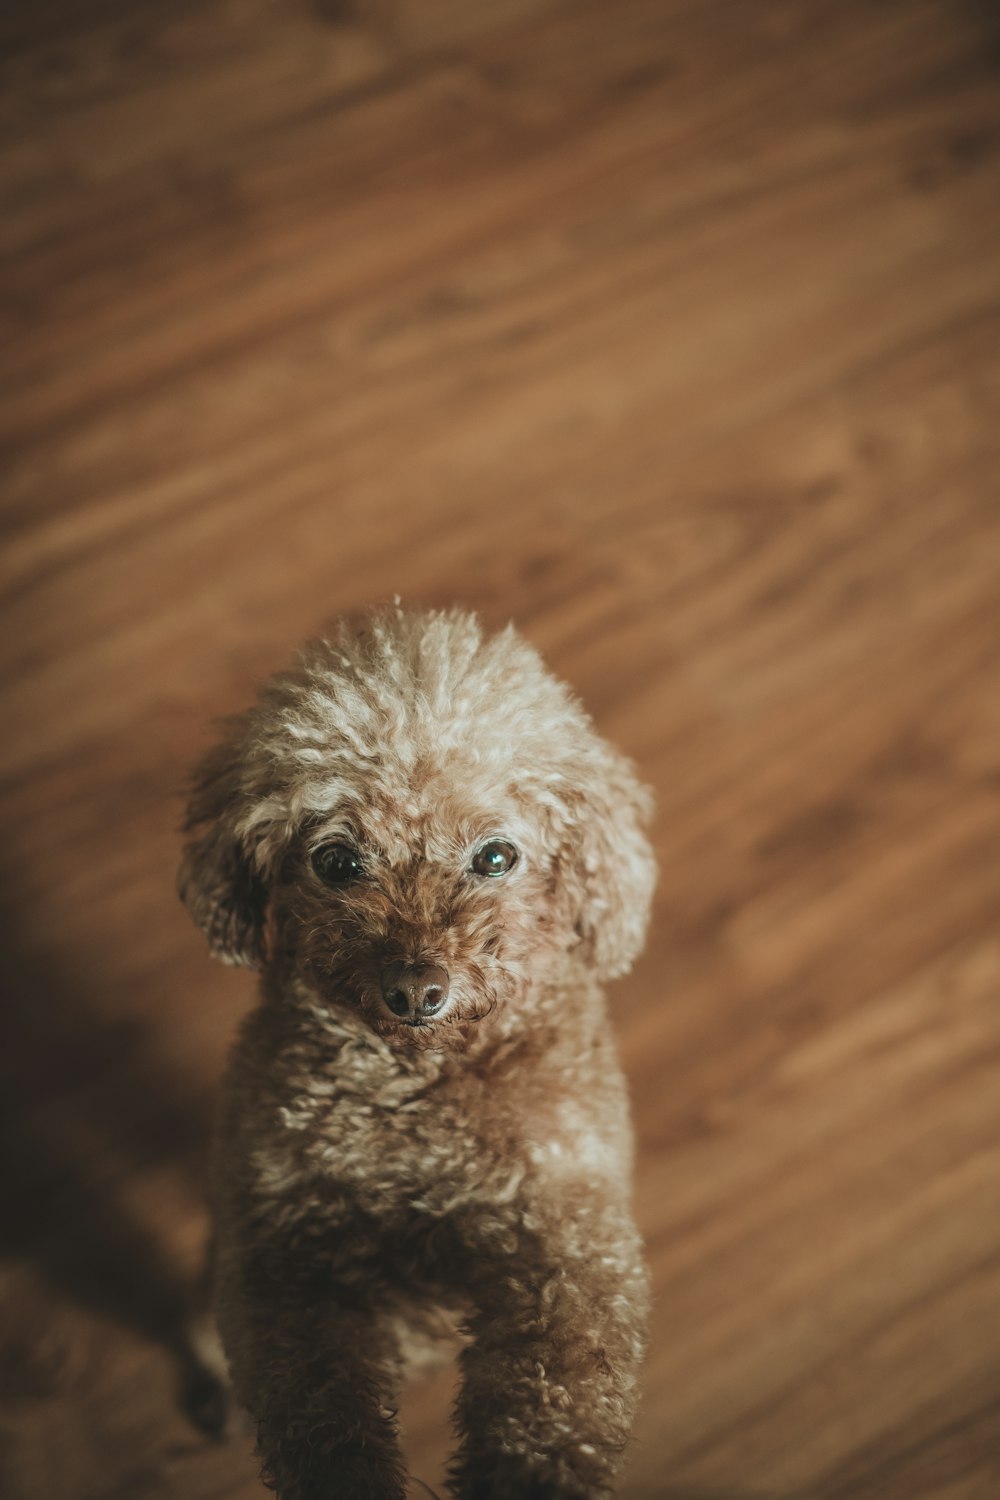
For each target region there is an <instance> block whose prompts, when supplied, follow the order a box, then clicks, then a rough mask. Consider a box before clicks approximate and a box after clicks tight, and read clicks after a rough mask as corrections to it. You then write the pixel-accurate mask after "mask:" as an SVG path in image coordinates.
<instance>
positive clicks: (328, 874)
mask: <svg viewBox="0 0 1000 1500" xmlns="http://www.w3.org/2000/svg"><path fill="white" fill-rule="evenodd" d="M312 867H313V869H314V870H315V871H316V874H317V875H318V876H319V878H320V880H322V881H323V884H324V885H346V884H347V883H348V881H351V880H357V878H358V876H359V875H360V874H361V873H362V866H361V860H360V858H359V857H358V851H357V850H356V849H352V848H351V846H350V844H320V846H319V848H318V849H314V850H313V855H312Z"/></svg>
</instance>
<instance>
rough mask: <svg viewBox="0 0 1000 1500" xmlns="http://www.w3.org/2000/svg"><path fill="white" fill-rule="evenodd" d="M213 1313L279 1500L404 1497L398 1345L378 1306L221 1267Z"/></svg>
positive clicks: (265, 1475) (264, 1474) (266, 1475)
mask: <svg viewBox="0 0 1000 1500" xmlns="http://www.w3.org/2000/svg"><path fill="white" fill-rule="evenodd" d="M217 1313H218V1320H219V1326H220V1329H221V1331H222V1336H223V1342H224V1344H225V1347H226V1353H227V1356H228V1359H229V1364H230V1368H231V1371H232V1376H233V1386H234V1389H235V1392H236V1396H237V1399H238V1400H239V1402H240V1403H241V1405H242V1406H244V1407H245V1408H246V1410H247V1411H248V1412H249V1413H250V1416H251V1417H252V1418H253V1420H254V1421H255V1422H256V1425H257V1444H258V1453H259V1455H260V1458H261V1460H262V1468H261V1473H262V1477H263V1478H264V1480H265V1482H266V1483H267V1484H268V1485H269V1486H270V1487H271V1488H273V1489H275V1490H276V1491H277V1493H278V1495H279V1497H280V1500H403V1496H404V1494H405V1483H404V1479H403V1469H402V1461H401V1457H400V1453H399V1447H398V1443H397V1434H396V1422H395V1413H394V1411H393V1410H392V1403H393V1402H394V1400H395V1389H396V1379H397V1369H396V1350H395V1347H394V1346H393V1344H392V1342H391V1339H390V1336H389V1335H388V1334H387V1332H386V1331H385V1329H384V1328H382V1327H381V1326H380V1324H379V1322H378V1320H377V1319H376V1318H375V1316H374V1314H372V1313H371V1312H369V1311H366V1310H364V1309H359V1308H357V1307H351V1306H350V1304H349V1300H348V1298H347V1297H346V1296H345V1297H339V1296H338V1295H337V1294H336V1293H331V1291H330V1289H329V1288H323V1289H317V1288H315V1287H314V1288H313V1289H312V1290H311V1291H310V1290H307V1287H306V1286H305V1285H302V1284H299V1285H296V1279H295V1278H294V1277H290V1278H289V1280H288V1282H285V1283H284V1284H282V1281H281V1279H280V1278H276V1277H275V1275H274V1274H273V1272H272V1273H271V1274H269V1275H268V1277H267V1278H261V1277H259V1276H258V1277H254V1276H252V1275H248V1274H244V1273H242V1272H236V1273H233V1272H230V1273H229V1274H228V1275H227V1274H225V1273H223V1274H222V1275H221V1276H220V1277H219V1280H218V1284H217Z"/></svg>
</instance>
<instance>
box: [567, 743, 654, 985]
mask: <svg viewBox="0 0 1000 1500" xmlns="http://www.w3.org/2000/svg"><path fill="white" fill-rule="evenodd" d="M580 771H581V774H580V776H579V779H578V781H577V784H576V787H575V789H574V793H573V797H572V802H571V806H572V812H573V820H572V827H571V829H570V833H569V838H568V839H567V842H566V844H565V845H564V848H563V852H562V856H561V858H560V865H561V867H562V871H563V879H564V881H565V883H566V886H567V890H568V894H569V897H570V901H571V903H572V917H573V924H574V928H575V931H576V934H577V937H578V939H579V941H580V943H581V944H582V945H583V951H584V953H585V956H586V958H587V961H588V962H589V964H590V965H591V967H592V968H593V969H594V970H595V971H596V972H597V974H598V975H599V977H600V978H601V979H614V978H616V977H617V976H618V975H619V974H626V973H628V970H629V969H630V968H631V967H632V964H633V963H634V961H635V959H636V958H637V957H638V955H639V952H640V950H641V949H642V945H643V941H644V939H645V936H646V926H647V924H648V921H649V909H650V904H651V902H652V898H653V889H654V886H655V885H656V864H655V861H654V858H653V850H652V847H651V845H650V842H649V839H648V838H647V837H646V831H645V830H646V828H647V827H648V826H649V821H650V818H651V815H652V806H653V799H652V794H651V793H650V791H649V790H648V788H647V787H644V786H643V785H642V783H641V782H640V781H639V779H638V777H637V776H636V774H635V771H634V770H633V768H632V765H631V763H630V762H629V761H627V760H626V759H625V757H624V756H623V755H620V754H619V753H618V751H617V750H615V749H613V748H612V746H610V745H608V744H606V743H604V742H598V746H597V753H596V754H595V755H592V756H588V757H587V763H586V764H585V765H584V766H582V767H581V768H580Z"/></svg>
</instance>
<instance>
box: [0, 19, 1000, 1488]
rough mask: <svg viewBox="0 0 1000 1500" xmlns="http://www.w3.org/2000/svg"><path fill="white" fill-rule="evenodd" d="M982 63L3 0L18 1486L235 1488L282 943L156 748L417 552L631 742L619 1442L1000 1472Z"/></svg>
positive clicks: (0, 1070) (242, 1451)
mask: <svg viewBox="0 0 1000 1500" xmlns="http://www.w3.org/2000/svg"><path fill="white" fill-rule="evenodd" d="M998 72H1000V25H998V20H997V16H996V13H995V11H994V10H993V9H992V8H991V7H989V6H987V5H985V4H979V3H974V0H885V3H882V4H879V5H877V6H875V5H867V4H864V3H862V0H840V3H832V0H761V3H759V4H756V5H743V4H740V3H738V0H699V3H697V4H695V3H693V0H617V3H615V4H611V3H610V0H577V3H566V0H496V3H494V4H492V5H488V6H487V5H470V4H468V3H460V0H420V3H417V0H354V3H352V0H294V3H285V0H282V3H279V0H200V3H198V4H193V3H190V0H170V3H167V0H149V3H147V4H145V5H143V6H139V7H136V6H131V7H129V6H126V5H124V4H123V3H122V0H92V3H90V4H88V5H82V4H79V3H77V0H36V3H35V4H34V5H33V6H31V7H29V6H27V5H25V4H18V3H16V0H15V3H12V4H11V5H9V6H8V7H7V9H6V10H5V11H4V12H3V14H2V16H0V129H2V136H3V149H2V152H0V201H2V202H3V205H4V207H3V213H2V215H0V257H2V276H0V430H2V436H0V443H2V448H3V456H4V465H3V472H4V489H3V493H4V547H3V555H2V571H3V603H2V609H3V618H2V626H3V628H2V631H0V665H2V671H3V686H4V700H3V701H4V733H3V736H2V738H0V783H2V789H3V805H2V831H3V842H2V851H3V857H2V874H3V886H4V912H5V917H4V933H5V952H4V958H5V962H4V970H5V977H6V986H5V988H6V992H7V993H6V998H5V1001H4V1005H3V1010H2V1016H3V1022H2V1024H3V1028H4V1036H3V1044H2V1046H0V1076H2V1080H3V1091H2V1112H3V1115H4V1120H5V1126H6V1129H5V1132H4V1140H5V1145H4V1148H3V1165H4V1176H3V1182H4V1194H3V1198H4V1207H3V1212H2V1215H0V1251H2V1262H0V1390H2V1394H3V1399H2V1402H0V1488H2V1491H3V1493H4V1495H5V1496H9V1497H11V1500H41V1497H42V1496H44V1497H46V1500H52V1497H61V1496H67V1497H73V1500H112V1497H115V1500H133V1497H143V1500H145V1497H149V1500H167V1497H180V1496H181V1495H183V1496H184V1497H185V1500H217V1497H223V1496H225V1497H233V1500H235V1497H237V1496H240V1497H247V1500H249V1497H251V1496H253V1495H256V1494H258V1493H260V1491H259V1489H258V1486H257V1483H256V1479H255V1472H254V1466H253V1462H252V1459H251V1457H250V1454H249V1445H248V1443H247V1442H246V1441H241V1440H236V1441H234V1442H232V1443H230V1444H227V1445H222V1446H211V1445H209V1444H207V1443H205V1442H204V1441H203V1440H202V1439H201V1438H200V1437H199V1436H198V1434H197V1433H196V1432H195V1431H194V1429H193V1428H192V1427H191V1426H190V1425H189V1424H188V1423H187V1421H186V1419H185V1418H184V1416H183V1413H182V1412H181V1410H180V1408H179V1405H178V1400H177V1387H178V1371H177V1366H176V1361H175V1358H174V1346H175V1329H176V1320H177V1315H178V1309H179V1308H180V1307H181V1305H182V1302H183V1298H184V1295H185V1292H186V1287H187V1284H188V1281H189V1279H190V1277H191V1276H192V1275H193V1274H194V1271H195V1268H196V1266H197V1263H198V1258H199V1255H200V1247H201V1243H202V1239H203V1235H204V1228H205V1220H204V1210H203V1192H204V1154H205V1143H206V1139H207V1134H208V1130H209V1124H210V1120H211V1113H212V1101H213V1097H214V1090H215V1085H216V1080H217V1078H218V1074H219V1070H220V1067H221V1062H222V1058H223V1055H224V1052H225V1048H226V1045H227V1041H228V1038H229V1037H230V1035H231V1033H232V1030H233V1027H234V1025H235V1023H236V1020H237V1018H238V1016H239V1015H240V1014H241V1012H242V1010H243V1009H244V1007H245V1005H246V1003H247V1000H248V996H249V981H248V979H247V978H246V976H241V975H238V974H233V973H229V972H225V971H222V970H219V969H217V968H214V967H213V966H211V965H210V964H209V962H208V960H207V958H206V956H205V954H204V952H203V950H202V946H201V943H200V940H199V939H198V937H197V935H196V934H195V933H194V931H193V930H192V929H191V928H190V927H189V926H188V924H187V922H186V919H185V917H184V915H183V914H182V912H181V911H180V910H179V908H178V906H177V905H176V902H175V898H174V895H173V870H174V865H175V861H176V854H177V835H176V832H175V829H176V823H177V820H178V816H179V790H180V787H181V785H182V782H183V778H184V775H185V772H186V770H187V768H188V767H189V765H190V764H191V762H192V761H193V759H194V758H195V757H196V755H197V754H198V753H199V752H200V751H201V750H202V749H203V748H204V746H205V745H206V744H207V742H208V739H209V736H210V734H211V728H210V724H211V721H212V720H213V719H214V718H216V717H219V716H221V715H223V714H225V713H227V712H229V711H231V710H234V709H236V708H239V707H240V706H242V704H243V703H244V702H245V700H246V698H247V696H248V694H249V693H250V692H251V690H252V687H253V685H254V683H255V681H256V680H257V679H258V678H259V677H260V676H261V675H262V674H264V673H266V672H267V671H269V670H271V669H272V668H273V667H275V666H276V665H278V664H279V663H281V662H283V661H284V660H285V659H286V657H287V655H288V653H289V651H290V649H291V648H292V647H293V646H294V645H295V644H296V643H297V642H298V641H299V639H300V638H302V637H303V636H305V635H306V634H308V633H309V632H311V631H313V630H315V629H316V628H317V626H318V625H319V624H320V623H321V622H322V621H323V620H324V619H325V618H326V617H328V616H329V615H331V614H334V613H338V612H340V611H343V610H353V609H357V608H360V607H362V606H364V605H365V604H366V603H368V602H371V601H372V600H374V599H380V598H385V597H387V596H391V595H393V594H395V593H400V594H402V595H404V596H405V597H406V598H407V599H409V600H412V601H415V602H420V601H423V602H426V603H445V602H450V601H453V600H457V601H461V602H464V603H466V604H470V605H472V606H474V607H476V608H478V609H480V610H481V611H482V613H483V614H484V616H485V617H486V618H487V620H489V621H490V622H494V623H499V622H502V621H504V620H506V619H507V618H508V617H511V616H513V617H514V618H516V619H517V620H518V621H519V623H520V624H521V626H522V627H523V628H524V629H525V630H526V632H527V633H528V634H529V636H530V637H531V638H532V639H533V640H534V641H535V642H536V643H537V644H538V645H539V646H540V647H541V648H542V649H543V651H544V652H545V653H546V654H547V656H548V657H549V659H550V660H551V662H552V664H553V665H554V667H555V668H556V669H557V670H558V671H559V672H560V673H562V674H563V675H565V676H566V677H568V678H570V679H571V680H572V681H573V682H574V684H575V685H576V686H577V688H578V689H579V691H580V693H581V694H582V696H583V698H584V699H585V701H586V702H587V704H588V705H589V706H590V708H591V709H592V710H593V711H594V713H595V715H596V716H597V718H598V719H599V721H600V723H601V725H602V727H603V728H604V729H605V730H606V731H607V732H608V733H609V734H610V735H612V736H613V737H614V738H615V739H617V740H618V741H619V742H620V743H621V744H622V745H623V746H624V747H625V748H626V749H627V750H628V751H629V752H630V753H631V754H632V755H633V756H634V757H635V758H636V759H637V761H638V762H639V763H640V765H641V767H642V770H643V772H644V774H645V775H646V776H647V777H648V779H650V780H651V781H652V782H653V784H654V785H655V788H656V792H657V798H658V809H659V811H658V820H657V830H656V831H657V843H658V850H659V856H660V860H661V865H662V883H661V887H660V892H659V897H658V903H657V913H656V924H655V930H654V932H653V935H652V939H651V943H650V947H649V951H648V953H647V955H646V957H645V958H644V959H643V961H642V963H641V964H640V966H639V967H638V969H637V970H636V972H635V973H634V975H632V976H631V977H630V978H629V979H628V980H626V981H624V982H622V983H621V984H620V985H619V986H618V987H617V989H616V992H615V997H614V1009H615V1014H616V1020H617V1022H618V1025H619V1027H620V1033H621V1038H622V1049H623V1054H624V1058H625V1062H626V1065H627V1068H628V1071H629V1074H630V1077H631V1079H632V1083H633V1087H634V1097H635V1115H636V1124H637V1129H638V1135H639V1142H640V1154H639V1175H638V1208H639V1214H640V1218H641V1222H642V1226H643V1229H644V1232H645V1234H646V1236H647V1239H648V1243H649V1251H650V1257H651V1261H652V1265H653V1269H654V1275H655V1280H656V1289H657V1297H656V1317H655V1328H654V1339H653V1347H652V1352H651V1356H650V1361H649V1368H648V1376H647V1394H646V1401H645V1407H644V1411H643V1415H642V1419H641V1423H640V1429H639V1432H638V1441H637V1443H636V1446H635V1452H634V1456H633V1462H632V1465H631V1469H630V1472H629V1477H628V1480H627V1483H626V1485H625V1487H624V1490H623V1500H996V1497H997V1496H998V1495H1000V1334H998V1331H997V1330H998V1320H997V1313H996V1310H997V1306H998V1302H1000V1187H998V1183H1000V1088H998V1082H997V1078H998V1073H997V1069H998V1062H1000V1009H998V998H1000V994H998V991H1000V927H998V920H997V919H998V912H1000V481H998V474H1000V436H998V433H1000V427H998V413H1000V249H998V246H1000V171H998V155H1000V89H998ZM447 1395H448V1380H447V1379H446V1378H442V1379H440V1380H438V1381H437V1382H436V1383H434V1384H433V1385H432V1386H430V1387H428V1388H421V1389H418V1390H415V1391H414V1392H413V1393H412V1394H411V1397H410V1399H409V1400H408V1403H407V1407H406V1413H405V1414H406V1420H407V1443H408V1448H409V1451H410V1454H411V1458H412V1464H413V1470H414V1473H415V1475H417V1476H418V1477H420V1478H422V1479H423V1480H425V1481H426V1482H427V1483H429V1484H431V1485H432V1486H439V1485H440V1482H441V1479H440V1475H441V1470H440V1463H441V1457H442V1454H443V1452H444V1447H445V1441H446V1405H447ZM413 1493H414V1495H415V1496H416V1495H417V1494H420V1493H425V1491H423V1490H421V1489H420V1487H419V1486H418V1485H416V1484H415V1485H414V1490H413Z"/></svg>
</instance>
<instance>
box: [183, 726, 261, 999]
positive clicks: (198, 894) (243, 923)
mask: <svg viewBox="0 0 1000 1500" xmlns="http://www.w3.org/2000/svg"><path fill="white" fill-rule="evenodd" d="M239 727H240V725H239V722H237V725H236V726H234V729H233V733H231V735H230V737H229V738H228V739H227V740H226V741H225V742H224V743H223V744H221V745H218V746H216V748H215V749H214V750H212V751H211V752H210V753H209V754H208V755H207V756H206V757H205V759H204V760H203V761H202V763H201V765H200V766H199V767H198V770H197V771H196V773H195V779H194V784H193V786H192V790H191V797H190V801H189V803H188V809H187V816H186V818H185V822H184V831H185V833H187V834H189V835H190V837H189V838H188V841H187V843H186V844H185V846H184V853H183V856H182V858H181V867H180V871H179V874H178V878H177V889H178V893H179V895H180V898H181V900H182V901H183V902H184V905H185V906H186V907H187V908H188V910H189V911H190V913H191V915H192V917H193V918H194V920H195V922H196V923H197V925H198V926H199V927H200V928H201V930H202V932H203V933H204V934H205V936H206V937H207V938H208V943H209V947H210V948H211V950H212V952H213V954H214V955H215V956H216V957H217V958H221V959H222V961H223V963H228V964H242V965H244V966H245V967H247V968H251V969H259V968H261V966H262V965H263V962H264V952H265V928H266V922H267V895H268V890H267V881H266V879H265V877H264V875H263V874H262V872H261V871H260V869H259V868H258V866H257V863H256V861H255V859H254V849H253V846H252V845H251V844H250V843H249V842H248V839H247V836H246V834H245V833H244V832H242V831H241V829H240V826H239V822H240V811H241V805H242V796H241V775H240V766H241V756H240V750H239V744H240V735H239V732H238V731H239Z"/></svg>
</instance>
